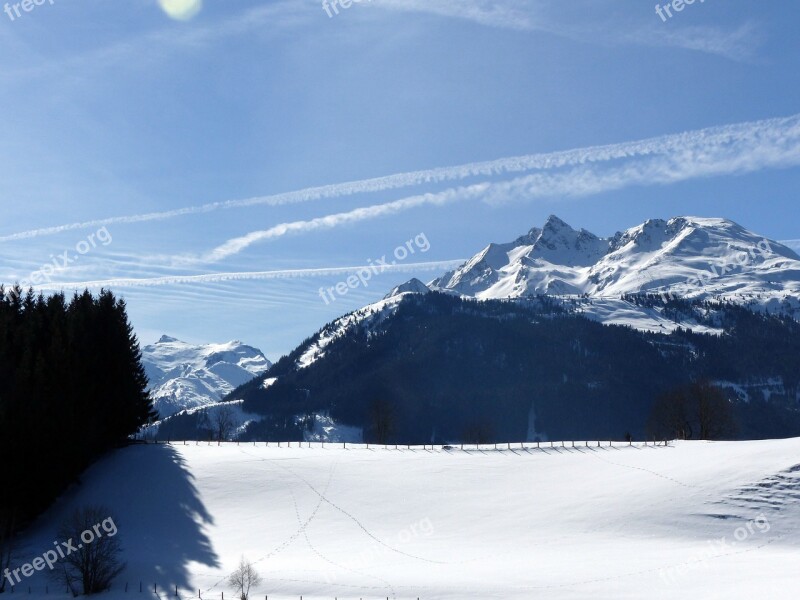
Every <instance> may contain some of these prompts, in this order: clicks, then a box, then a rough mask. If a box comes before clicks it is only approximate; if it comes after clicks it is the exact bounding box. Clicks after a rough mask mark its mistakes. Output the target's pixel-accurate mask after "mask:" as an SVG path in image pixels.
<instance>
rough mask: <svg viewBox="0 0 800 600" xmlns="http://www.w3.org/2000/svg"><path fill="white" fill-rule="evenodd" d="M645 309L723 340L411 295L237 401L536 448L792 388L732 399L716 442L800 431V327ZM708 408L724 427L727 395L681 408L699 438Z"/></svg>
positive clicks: (667, 307)
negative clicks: (542, 441) (723, 387)
mask: <svg viewBox="0 0 800 600" xmlns="http://www.w3.org/2000/svg"><path fill="white" fill-rule="evenodd" d="M639 301H640V302H651V303H652V304H653V306H658V308H659V309H661V310H663V311H664V312H666V313H667V314H672V315H675V316H676V317H678V316H679V315H680V316H682V317H685V316H689V317H690V318H691V319H690V320H693V321H694V322H696V323H697V324H698V326H705V327H710V328H714V329H716V330H722V331H724V335H706V334H700V333H697V332H692V331H691V330H686V329H678V330H677V331H675V332H674V333H672V334H655V333H646V332H641V331H637V330H634V329H632V328H629V327H621V326H608V325H602V324H600V323H597V322H594V321H592V320H590V319H587V318H585V317H583V316H580V315H578V314H574V313H573V311H572V310H571V307H569V306H563V305H558V304H557V303H550V304H548V303H547V302H543V301H540V302H530V303H527V304H520V303H511V302H496V301H486V302H480V303H478V302H474V301H469V300H463V299H460V298H455V297H452V296H448V295H443V294H435V293H433V294H427V295H425V296H409V297H407V298H405V299H404V300H403V302H402V303H401V305H400V306H399V308H398V309H397V311H396V313H394V314H393V315H391V316H389V317H387V318H385V319H383V320H380V321H378V322H373V323H371V324H370V325H369V326H368V327H367V326H357V327H353V328H349V329H347V330H345V331H342V332H338V333H337V335H336V337H335V339H333V340H332V341H330V342H329V343H328V344H327V345H326V347H325V354H324V356H323V357H321V358H320V359H319V360H317V361H316V362H314V363H313V364H311V365H310V366H307V367H304V368H302V369H299V368H298V367H297V360H298V358H299V356H300V355H301V354H302V353H303V352H305V351H306V350H307V349H308V347H309V344H311V343H312V342H313V340H307V341H306V342H304V343H303V344H301V346H300V347H299V348H298V349H297V350H295V351H294V352H292V353H291V354H290V355H288V356H287V357H284V358H283V359H281V360H280V361H278V362H277V363H276V364H275V365H274V366H273V368H272V369H270V371H269V372H268V373H267V374H266V375H265V376H264V377H270V378H271V377H279V379H278V381H277V382H275V383H274V384H272V385H271V386H270V387H269V388H267V389H264V388H263V385H262V383H263V380H264V377H261V378H259V379H256V380H254V381H252V382H249V383H248V384H246V385H244V386H241V387H240V388H239V389H237V390H235V391H234V392H233V393H232V394H231V395H230V396H229V399H243V400H244V404H243V408H244V410H246V411H247V412H250V413H256V414H260V415H265V416H267V417H269V419H270V423H271V424H278V425H282V424H284V423H287V422H291V419H292V418H293V417H296V416H298V415H300V416H302V415H307V414H310V413H327V414H329V415H330V416H331V417H332V418H333V419H334V421H336V422H338V423H341V424H344V425H352V426H357V427H361V428H363V430H364V434H365V438H366V440H367V441H373V442H378V443H380V442H381V441H386V442H389V443H394V442H399V443H419V444H422V443H431V442H432V441H434V442H437V443H449V442H453V441H465V442H469V441H484V442H494V441H499V442H502V441H507V440H521V439H526V437H527V436H528V435H529V433H531V432H532V431H533V430H534V429H535V431H538V432H544V433H545V434H546V435H547V436H548V437H549V438H550V439H566V440H570V439H623V438H624V437H625V434H626V433H629V434H631V435H632V436H633V437H635V438H637V439H644V438H645V437H649V436H650V434H651V428H650V427H648V421H651V420H652V409H653V407H654V404H655V402H656V400H657V399H659V398H661V397H662V396H663V395H665V394H668V393H670V392H672V391H675V390H681V389H683V388H686V387H687V386H691V384H693V383H694V382H702V381H706V380H709V381H715V382H722V381H728V382H732V383H737V384H740V385H744V386H746V385H748V383H753V384H757V383H758V382H766V381H776V382H778V383H782V384H783V386H784V390H783V393H772V394H769V395H768V396H762V395H761V394H760V393H754V394H753V395H752V396H751V397H750V399H749V401H748V402H742V401H739V400H738V399H735V398H734V397H733V396H732V395H731V394H730V393H729V392H730V390H727V391H726V392H725V394H726V399H725V401H726V403H727V404H726V405H725V406H731V407H732V408H733V419H734V421H735V423H734V424H733V426H731V427H727V426H726V427H725V429H726V431H725V432H717V433H718V435H719V436H720V437H739V438H760V437H787V436H794V435H798V434H800V411H799V410H798V408H800V407H798V405H797V401H796V400H795V398H796V389H797V378H798V374H800V323H798V322H797V321H794V320H792V319H789V318H785V317H779V316H770V315H765V314H758V313H754V312H752V311H750V310H748V309H746V308H743V307H740V306H736V305H729V304H725V303H720V302H703V303H702V304H700V303H697V302H692V301H682V300H671V299H663V298H661V299H659V298H657V297H653V298H641V299H639ZM687 320H688V319H687ZM332 328H333V325H331V326H329V327H327V328H326V331H328V332H331V331H332ZM708 406H712V407H714V408H715V411H714V414H715V415H722V417H723V418H724V419H726V420H727V418H728V417H727V414H722V413H721V412H720V411H718V410H716V408H718V402H717V396H712V397H710V398H709V399H706V398H705V396H700V397H698V396H697V395H695V394H691V395H690V396H689V398H688V400H687V401H686V402H685V403H684V404H683V410H684V413H685V414H686V415H689V416H688V417H685V418H684V419H683V420H684V421H686V420H688V421H689V422H690V424H692V426H693V427H694V428H695V429H696V430H697V431H696V432H694V434H693V436H694V437H697V436H698V435H702V430H703V429H704V428H706V429H707V428H708V427H707V422H706V421H704V420H703V419H700V420H697V419H696V418H695V413H696V411H697V410H699V409H703V410H705V408H706V407H708ZM678 414H679V416H680V415H681V413H680V411H679V413H678ZM695 421H697V422H695ZM718 422H721V421H720V420H719V419H717V418H715V419H714V421H713V425H714V428H715V430H716V428H717V423H718ZM684 424H685V423H683V422H682V423H681V425H684ZM726 425H727V424H726ZM253 428H254V429H255V426H253ZM249 433H254V434H255V433H258V434H261V435H263V434H264V433H268V434H269V433H271V432H269V431H267V432H264V431H258V432H256V431H253V432H249ZM281 433H282V432H281ZM687 435H688V434H687ZM715 435H716V434H715ZM261 439H263V438H261Z"/></svg>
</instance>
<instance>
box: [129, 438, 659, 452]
mask: <svg viewBox="0 0 800 600" xmlns="http://www.w3.org/2000/svg"><path fill="white" fill-rule="evenodd" d="M673 441H674V440H654V441H649V442H648V441H646V440H645V441H642V442H635V441H633V440H630V441H625V442H621V441H615V440H602V441H600V440H595V441H572V440H571V441H565V440H562V441H549V442H498V443H496V444H494V443H493V444H422V445H417V444H365V443H360V444H356V443H352V442H305V441H304V442H297V441H294V442H258V441H249V442H243V441H230V440H223V441H220V440H214V441H209V440H171V439H166V440H159V439H135V440H133V441H132V443H134V444H156V445H158V444H163V445H176V446H188V445H195V446H233V445H236V446H252V447H263V448H287V449H288V448H307V449H315V448H316V449H322V450H324V449H326V448H328V449H332V448H342V449H344V450H398V451H402V450H405V451H409V450H412V451H413V450H422V451H428V452H431V451H439V452H452V451H455V450H461V451H465V452H469V451H485V450H493V451H494V450H497V451H499V452H502V451H505V452H508V451H513V450H548V449H551V448H552V449H560V448H566V449H572V448H576V449H578V448H628V447H636V448H656V447H662V448H663V447H667V446H669V445H670V443H671V442H673Z"/></svg>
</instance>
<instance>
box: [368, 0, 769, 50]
mask: <svg viewBox="0 0 800 600" xmlns="http://www.w3.org/2000/svg"><path fill="white" fill-rule="evenodd" d="M563 4H564V3H563V2H557V3H553V2H550V1H548V0H382V1H381V2H380V4H378V3H376V6H380V7H383V8H386V9H391V10H396V11H406V12H420V13H428V14H434V15H437V16H441V17H449V18H454V19H461V20H467V21H471V22H474V23H477V24H479V25H484V26H488V27H500V28H504V29H513V30H518V31H542V32H546V33H549V34H552V35H556V36H560V37H565V38H568V39H570V40H573V41H576V42H581V43H591V44H602V45H606V46H615V45H641V46H656V47H673V48H682V49H685V50H694V51H698V52H704V53H707V54H713V55H717V56H721V57H724V58H727V59H730V60H736V61H746V60H750V59H752V57H753V55H754V53H755V50H756V49H757V47H758V45H759V44H760V42H761V38H760V35H759V34H758V31H757V28H756V27H755V26H754V25H753V24H752V23H749V22H748V23H745V24H743V25H741V26H739V27H736V28H733V29H723V28H720V27H709V26H692V25H688V26H687V25H682V24H680V23H670V24H669V25H670V26H669V27H659V26H658V25H662V23H661V22H659V23H656V24H655V25H654V24H652V20H653V19H654V18H655V16H656V15H655V13H654V12H653V10H652V8H651V7H650V6H649V5H648V8H647V10H646V11H642V12H641V16H645V15H646V16H647V18H648V19H650V21H647V22H641V21H638V22H637V21H631V20H630V19H625V20H622V19H614V20H611V19H608V18H605V17H603V16H598V4H601V5H602V3H599V2H598V0H592V1H591V6H589V3H584V5H582V6H583V7H585V8H586V10H578V11H575V12H574V13H572V14H573V15H576V14H577V15H580V14H581V13H585V14H587V15H589V16H588V18H587V17H580V18H575V19H570V20H568V21H567V20H564V19H563V17H560V16H558V15H559V13H563V12H564V10H563V9H564V6H563ZM613 4H618V2H614V3H613ZM554 6H557V10H553V8H554ZM579 6H580V5H573V6H571V7H570V8H573V9H574V8H578V7H579ZM604 6H605V7H606V8H607V9H608V10H607V11H606V12H608V11H609V10H610V9H611V6H612V3H611V2H607V3H606V4H605V5H604ZM631 6H636V4H634V3H631ZM638 6H641V4H638ZM614 8H616V6H615V7H614ZM591 9H594V10H591ZM633 12H634V13H636V11H633Z"/></svg>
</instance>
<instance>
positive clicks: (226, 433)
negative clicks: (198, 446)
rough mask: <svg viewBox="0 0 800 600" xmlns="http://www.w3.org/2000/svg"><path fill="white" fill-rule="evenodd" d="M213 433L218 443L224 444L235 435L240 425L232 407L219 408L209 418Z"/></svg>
mask: <svg viewBox="0 0 800 600" xmlns="http://www.w3.org/2000/svg"><path fill="white" fill-rule="evenodd" d="M209 421H210V423H211V431H212V432H213V434H214V437H215V438H216V439H217V441H218V442H224V441H225V440H227V439H228V438H230V437H231V435H233V432H234V431H235V430H236V427H237V426H238V423H237V421H236V414H235V413H234V411H233V408H231V407H230V406H219V407H217V408H216V409H215V410H214V412H213V413H211V415H210V416H209Z"/></svg>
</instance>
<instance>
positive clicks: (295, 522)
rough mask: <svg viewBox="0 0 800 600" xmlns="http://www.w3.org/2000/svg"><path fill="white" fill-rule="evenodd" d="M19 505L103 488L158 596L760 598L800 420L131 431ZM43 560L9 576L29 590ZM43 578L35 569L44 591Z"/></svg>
mask: <svg viewBox="0 0 800 600" xmlns="http://www.w3.org/2000/svg"><path fill="white" fill-rule="evenodd" d="M82 480H83V481H82V484H81V485H80V486H78V487H76V488H74V489H73V490H72V491H71V492H70V493H68V494H67V495H66V496H65V497H64V498H63V499H62V500H61V501H60V502H59V503H58V504H57V505H56V506H55V507H54V508H53V509H52V510H51V511H50V512H49V513H48V514H46V515H45V516H44V517H43V518H42V519H40V521H39V522H37V523H36V524H35V526H34V527H33V528H32V530H31V531H29V532H28V534H27V536H26V537H25V539H24V544H23V546H22V548H20V551H19V552H18V558H17V561H18V562H15V564H17V565H19V564H21V562H23V561H25V562H27V561H28V560H32V559H33V558H34V557H35V556H37V555H40V554H42V553H43V552H45V551H46V550H48V549H49V548H51V547H52V544H53V540H54V539H55V538H54V537H53V536H54V532H55V530H56V529H57V524H58V523H59V521H60V520H61V519H62V517H63V515H65V514H68V513H69V511H71V510H72V509H73V508H74V507H76V506H82V505H86V504H104V505H106V506H107V507H108V508H109V510H110V511H111V512H112V513H113V516H114V517H115V519H116V524H117V526H118V528H119V536H120V537H119V539H120V540H121V541H122V543H123V545H124V548H125V559H126V560H127V562H128V568H127V570H126V572H125V573H124V574H123V575H122V576H121V577H120V578H119V580H118V584H117V588H116V591H114V590H112V592H111V593H110V594H107V595H104V596H103V597H104V598H108V599H109V600H116V599H117V598H119V599H123V598H130V597H131V594H127V595H126V594H125V593H124V592H123V591H122V590H123V589H124V585H125V582H129V583H130V585H131V589H132V590H135V591H136V593H134V594H133V596H132V597H134V598H139V597H141V598H149V597H154V595H153V594H152V592H150V593H147V592H146V593H143V594H141V595H139V594H138V582H139V581H143V582H144V585H145V588H147V587H148V586H149V588H150V589H151V590H152V585H153V583H157V584H158V590H160V593H161V597H162V598H164V599H165V600H166V598H168V597H170V596H172V597H174V591H175V590H174V586H175V585H178V586H179V587H180V597H181V598H184V599H187V600H188V599H189V598H192V597H195V598H196V597H197V592H198V589H199V590H201V591H202V598H204V599H206V600H220V598H221V594H222V592H224V593H225V597H226V598H233V597H234V596H233V590H232V589H231V588H230V586H228V585H227V584H226V583H225V581H224V580H225V578H226V575H227V574H228V573H229V572H230V571H231V570H232V569H233V568H234V565H235V564H236V563H237V562H238V560H239V558H240V556H242V555H244V556H246V557H248V558H249V559H250V560H252V561H253V562H255V563H256V566H257V568H258V570H259V571H260V573H261V574H262V576H263V577H264V582H263V583H262V584H261V585H259V586H258V588H257V589H255V590H253V591H252V596H251V597H253V598H264V597H265V596H267V595H268V596H269V598H281V599H284V598H295V599H296V598H299V597H300V596H301V595H302V596H303V598H304V599H321V598H326V599H333V598H334V597H339V598H373V599H374V598H386V597H390V598H411V599H413V598H417V597H420V598H424V599H426V600H439V599H441V600H444V599H448V600H456V599H460V600H464V599H470V598H473V599H475V600H489V599H498V600H499V599H503V600H516V599H519V600H530V599H531V598H548V599H550V600H562V599H563V600H578V599H580V600H583V599H585V598H592V599H595V600H626V599H630V600H640V599H641V598H657V599H658V598H664V599H666V598H670V599H672V598H681V597H693V598H703V599H704V600H709V599H720V600H721V599H723V598H725V599H726V600H727V599H748V600H750V599H752V598H765V599H779V598H795V597H797V596H798V594H800V573H799V572H798V569H797V559H798V556H800V538H799V537H798V528H800V440H798V439H793V440H780V441H759V442H725V443H703V442H681V443H678V444H676V445H673V446H672V447H669V448H664V447H659V448H653V447H646V448H645V447H642V446H634V447H627V446H625V445H621V444H620V445H617V446H615V447H613V448H609V447H602V448H597V447H596V446H592V447H580V445H579V447H577V448H574V449H573V448H572V447H570V445H569V444H567V447H565V448H561V447H559V446H556V447H555V448H550V447H549V445H548V446H546V447H543V448H542V449H539V450H537V449H536V448H535V445H534V446H533V447H529V448H527V449H521V448H518V447H517V448H514V449H512V450H510V451H509V450H500V451H496V450H494V449H493V448H488V447H487V448H483V449H481V450H480V451H477V450H472V451H461V450H459V449H452V450H445V449H442V448H440V447H437V448H436V449H431V447H428V448H427V449H425V450H423V449H422V448H417V449H412V450H407V449H398V450H395V449H394V448H390V449H383V448H379V449H376V448H374V447H373V448H371V449H366V448H364V447H352V446H350V445H348V447H347V449H342V448H341V446H339V447H332V446H331V445H330V444H325V447H324V448H322V447H320V446H319V445H315V446H314V447H313V448H308V447H303V448H297V446H296V445H293V447H292V448H287V447H286V444H285V443H284V444H283V446H282V447H281V448H277V447H275V445H274V444H271V445H270V447H269V448H267V447H265V446H264V445H263V444H260V445H259V446H258V447H254V446H252V445H250V446H247V445H244V444H242V445H241V446H238V445H236V444H227V445H222V446H217V445H211V446H209V445H207V444H206V445H198V446H195V445H188V446H183V445H180V446H173V447H170V446H164V445H159V446H155V445H149V446H137V447H130V448H127V449H123V450H120V451H118V452H116V453H115V454H113V455H111V456H110V457H108V458H107V459H105V460H103V461H102V462H101V463H99V464H98V465H96V466H95V467H93V468H92V469H91V470H90V471H89V472H88V473H87V474H85V476H84V477H83V478H82ZM45 583H46V582H45V580H44V578H43V576H42V574H36V575H35V576H34V577H33V578H32V579H30V580H28V581H26V582H25V587H26V589H25V591H26V592H27V585H31V586H32V591H33V594H32V595H31V596H26V597H29V598H34V597H35V598H40V597H41V598H44V597H45V596H44V594H43V590H44V586H45ZM54 596H55V597H56V598H61V597H63V595H59V594H58V593H57V592H56V593H54V589H53V587H51V588H50V594H49V596H47V597H48V598H53V597H54Z"/></svg>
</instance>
